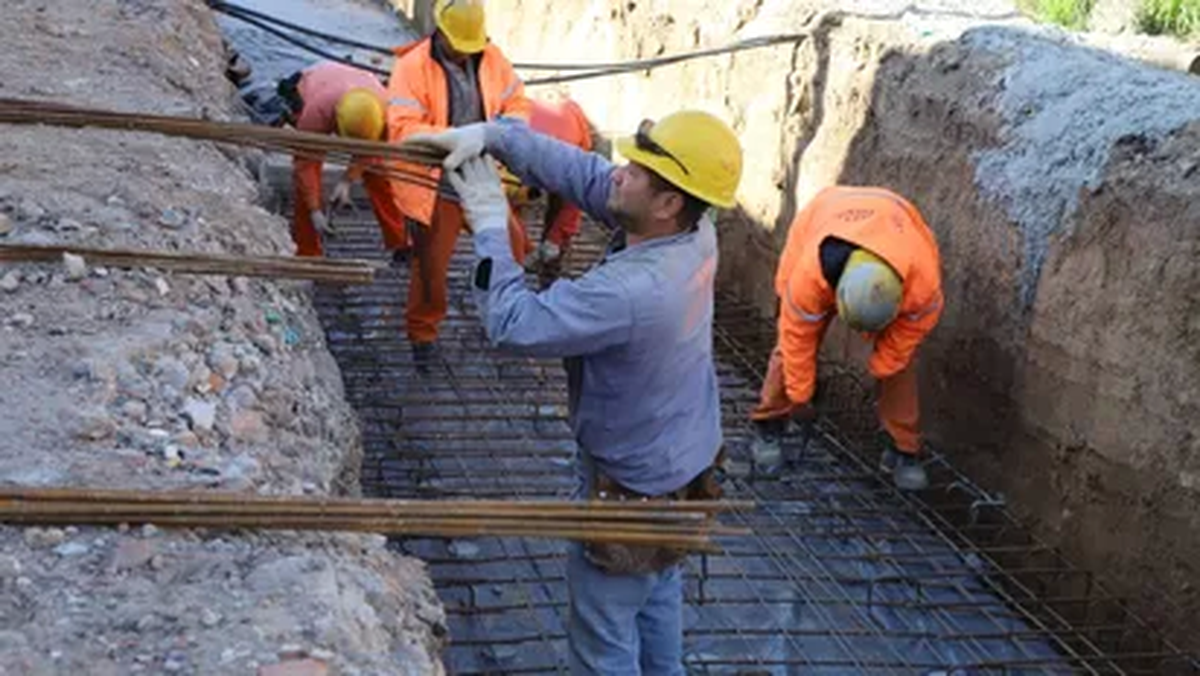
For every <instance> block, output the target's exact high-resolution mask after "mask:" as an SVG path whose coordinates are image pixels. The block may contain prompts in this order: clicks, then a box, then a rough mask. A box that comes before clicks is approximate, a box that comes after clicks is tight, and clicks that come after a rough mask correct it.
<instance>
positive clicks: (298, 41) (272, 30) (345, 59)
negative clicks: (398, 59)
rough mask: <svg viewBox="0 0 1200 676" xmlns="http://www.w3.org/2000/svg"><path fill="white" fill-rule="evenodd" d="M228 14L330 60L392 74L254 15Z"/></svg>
mask: <svg viewBox="0 0 1200 676" xmlns="http://www.w3.org/2000/svg"><path fill="white" fill-rule="evenodd" d="M226 15H227V16H230V17H233V18H235V19H237V20H239V21H244V22H246V23H248V24H250V25H251V26H254V27H256V28H259V29H260V30H263V31H266V32H267V33H270V34H271V35H274V36H276V37H278V38H280V39H281V40H285V41H287V42H290V43H291V44H293V45H295V46H297V47H299V48H301V49H304V50H307V51H310V52H312V53H313V54H316V55H317V56H320V57H323V58H326V59H329V60H330V61H337V62H338V63H344V64H346V65H347V66H354V67H355V68H360V69H362V70H365V71H368V72H371V73H375V74H376V75H382V76H384V77H387V76H388V75H391V73H390V72H389V71H386V70H383V69H382V68H376V67H374V66H369V65H366V64H362V63H358V62H357V61H355V60H354V59H351V58H349V57H345V56H338V55H337V54H334V53H332V52H327V51H325V50H323V49H321V48H320V47H315V46H313V45H311V44H309V43H307V42H305V41H303V40H301V39H300V38H297V37H294V36H292V35H289V34H287V33H285V32H284V31H281V30H279V29H278V28H274V27H272V26H269V25H267V24H265V23H263V22H261V21H259V20H257V19H254V18H252V17H249V16H242V15H240V14H238V13H236V12H232V13H231V12H226Z"/></svg>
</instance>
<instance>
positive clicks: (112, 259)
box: [0, 244, 380, 284]
mask: <svg viewBox="0 0 1200 676" xmlns="http://www.w3.org/2000/svg"><path fill="white" fill-rule="evenodd" d="M64 254H73V255H76V256H81V257H83V258H84V260H86V261H88V262H90V263H92V264H100V265H104V266H106V267H114V268H137V267H142V268H160V269H163V270H172V271H175V272H184V273H190V274H199V275H229V276H241V277H272V278H281V279H308V280H313V281H318V282H325V283H338V284H370V283H371V282H373V281H374V280H375V271H376V270H377V269H378V268H379V267H380V265H379V264H377V263H372V262H370V261H366V260H354V261H351V260H341V261H330V260H327V259H312V258H297V257H293V256H239V255H233V254H197V253H174V252H169V251H137V250H132V249H95V248H91V247H82V246H74V245H39V244H0V261H13V262H33V263H58V262H61V261H62V259H63V255H64Z"/></svg>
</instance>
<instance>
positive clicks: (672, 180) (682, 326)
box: [414, 111, 742, 675]
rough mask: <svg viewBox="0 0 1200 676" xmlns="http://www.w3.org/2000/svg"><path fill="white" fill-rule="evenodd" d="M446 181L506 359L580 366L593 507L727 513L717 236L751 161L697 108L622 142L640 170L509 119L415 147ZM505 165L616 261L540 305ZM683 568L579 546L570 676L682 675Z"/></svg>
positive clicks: (578, 398) (646, 555)
mask: <svg viewBox="0 0 1200 676" xmlns="http://www.w3.org/2000/svg"><path fill="white" fill-rule="evenodd" d="M414 141H420V142H424V143H429V144H433V145H437V146H439V147H442V148H444V149H446V150H449V151H450V154H449V155H448V156H447V158H446V161H445V163H444V166H446V167H447V168H448V169H451V170H452V171H448V172H447V175H448V176H449V179H450V181H451V183H452V184H453V185H454V188H455V190H456V191H457V192H458V194H459V196H460V198H461V200H462V205H463V209H464V211H465V212H466V217H467V221H468V222H469V223H470V226H471V228H472V230H473V231H474V246H475V252H476V256H477V257H478V259H479V260H478V263H477V266H476V268H475V272H474V279H473V282H474V287H475V293H476V302H477V304H478V307H479V311H480V314H481V315H482V319H483V323H484V327H485V329H486V331H487V335H488V338H489V339H490V341H491V342H492V344H494V345H496V346H498V347H500V348H503V349H506V350H510V351H513V352H517V353H520V354H525V355H533V356H539V357H563V358H565V359H566V367H567V374H568V389H569V408H570V420H571V425H572V428H573V430H574V434H575V439H576V441H577V443H578V446H579V449H580V456H579V466H580V470H581V476H582V478H583V491H584V492H585V493H584V494H585V495H587V496H588V497H590V498H592V499H597V500H642V499H648V500H660V499H668V500H687V499H716V498H718V497H719V496H720V490H719V488H718V487H717V485H716V478H715V475H714V472H713V467H714V465H715V464H716V463H717V462H718V460H717V458H718V455H719V450H720V448H721V446H722V436H721V406H720V400H719V392H718V384H717V377H716V368H715V365H714V362H713V339H712V319H713V300H714V299H713V289H714V287H713V284H714V276H715V273H716V268H717V237H716V229H715V226H714V223H713V220H712V218H711V217H710V215H709V211H710V207H713V206H716V207H732V206H733V205H734V203H735V192H736V189H737V185H738V182H739V181H740V179H741V173H742V150H741V145H740V144H739V142H738V139H737V136H736V135H734V133H733V130H732V129H730V128H729V126H728V125H726V124H725V123H724V122H722V121H720V120H719V119H717V118H715V117H713V116H712V115H709V114H707V113H703V112H699V111H682V112H678V113H675V114H673V115H669V116H667V117H665V118H663V119H662V120H659V121H658V122H652V121H649V120H646V121H644V122H643V123H642V124H641V125H640V126H639V128H638V130H637V134H636V135H635V136H633V137H631V138H623V139H619V140H618V141H617V142H616V148H617V149H618V151H619V152H620V153H621V154H622V155H624V156H625V157H626V158H628V159H629V160H630V163H629V164H626V165H624V166H621V167H614V166H613V165H612V164H610V163H609V162H608V161H607V160H605V159H604V158H602V157H600V156H598V155H595V154H591V153H586V152H584V151H582V150H580V149H579V148H576V147H574V146H571V145H568V144H565V143H562V142H560V141H557V140H555V139H553V138H550V137H547V136H545V135H541V134H537V133H536V132H533V131H532V130H531V129H530V128H529V127H528V126H526V125H523V124H516V123H511V122H499V123H491V124H483V125H471V126H469V127H464V128H461V129H458V130H454V131H450V132H447V133H444V134H439V135H433V136H422V137H414ZM485 151H486V152H487V153H490V154H491V155H494V156H495V157H496V158H497V159H499V160H500V161H501V162H503V164H504V165H505V166H506V167H508V169H509V170H510V171H511V172H512V173H513V174H515V175H516V176H517V177H518V178H519V179H520V180H521V181H522V182H523V183H525V184H526V185H530V186H537V187H539V188H541V189H545V190H547V191H549V192H552V193H555V194H558V195H561V196H562V197H563V198H564V199H567V200H569V201H571V202H573V203H574V204H577V205H579V207H580V208H582V209H583V210H584V211H585V212H586V213H588V214H589V215H591V216H592V217H594V218H595V219H597V220H598V221H600V222H602V223H604V224H607V225H609V226H612V227H614V228H615V229H616V235H615V237H614V240H613V243H612V245H611V246H610V248H609V250H608V252H607V254H606V256H605V258H604V260H603V261H602V262H600V263H599V264H598V265H597V266H595V267H594V268H592V269H591V270H590V271H588V272H587V273H586V274H584V275H582V276H581V277H579V278H578V279H574V280H559V281H557V282H555V283H554V284H553V285H552V286H550V287H549V288H548V289H546V290H544V291H542V292H540V293H538V292H535V291H533V290H532V289H529V288H527V287H526V285H525V281H524V271H523V270H522V268H521V265H520V264H519V263H518V262H517V261H516V260H514V259H513V257H512V254H511V252H510V250H509V247H508V246H507V242H506V235H505V223H506V220H507V218H508V204H507V201H506V200H505V196H504V190H503V188H502V187H501V183H500V180H499V178H498V173H497V170H496V168H495V165H494V164H493V161H492V159H491V158H490V157H488V156H486V155H485V156H482V157H481V153H484V152H485ZM682 559H683V553H682V552H680V551H678V550H673V549H669V548H663V547H652V546H617V545H607V544H600V543H588V544H587V545H579V544H578V543H575V544H573V546H572V548H571V550H570V555H569V559H568V564H567V566H568V567H567V578H568V588H569V593H570V599H571V615H570V622H569V625H570V636H569V644H570V662H571V673H573V674H639V673H641V674H671V675H674V674H682V673H683V664H682V658H683V656H682V652H683V635H682V607H683V582H682V573H681V567H680V562H681V561H682Z"/></svg>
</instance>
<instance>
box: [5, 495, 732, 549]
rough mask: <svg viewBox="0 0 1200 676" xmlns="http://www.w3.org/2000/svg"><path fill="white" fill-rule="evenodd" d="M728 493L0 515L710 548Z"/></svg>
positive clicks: (150, 498) (48, 509)
mask: <svg viewBox="0 0 1200 676" xmlns="http://www.w3.org/2000/svg"><path fill="white" fill-rule="evenodd" d="M752 506H753V505H752V504H751V503H746V502H733V501H687V502H662V501H636V502H634V501H630V502H612V501H587V502H568V501H507V500H506V501H494V500H457V501H448V500H378V499H349V498H307V497H283V496H257V495H254V496H251V495H244V494H237V493H220V492H213V491H203V492H199V491H197V492H188V491H166V492H155V491H133V490H90V489H72V488H23V487H15V488H14V487H0V522H3V523H9V524H20V525H64V524H72V525H107V526H114V525H119V524H129V525H137V524H146V523H151V524H154V525H155V526H158V527H167V528H170V527H175V528H210V529H221V530H236V529H268V530H296V531H300V530H318V531H362V532H373V533H381V534H384V535H403V536H418V537H445V538H458V537H479V536H520V537H542V538H555V539H568V540H585V541H593V542H620V543H625V544H642V545H655V546H664V547H677V548H679V549H685V550H691V551H715V550H717V549H718V548H717V546H716V543H715V542H714V541H713V539H712V538H713V536H715V535H736V534H744V532H745V531H744V530H740V529H734V528H730V527H726V526H723V525H721V524H719V523H717V522H716V519H715V516H716V514H717V513H719V512H724V511H730V510H737V509H749V508H751V507H752Z"/></svg>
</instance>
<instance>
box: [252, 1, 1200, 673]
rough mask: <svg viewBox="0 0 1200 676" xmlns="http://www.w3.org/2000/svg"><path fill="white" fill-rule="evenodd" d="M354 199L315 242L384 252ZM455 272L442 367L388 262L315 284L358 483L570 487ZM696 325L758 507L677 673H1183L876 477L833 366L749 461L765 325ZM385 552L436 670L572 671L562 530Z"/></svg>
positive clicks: (689, 637)
mask: <svg viewBox="0 0 1200 676" xmlns="http://www.w3.org/2000/svg"><path fill="white" fill-rule="evenodd" d="M265 4H267V5H271V7H273V6H274V5H273V3H269V2H268V3H265ZM271 7H261V8H260V9H264V10H270V9H271ZM293 9H297V8H293ZM298 11H303V9H302V8H300V9H298ZM234 37H235V38H236V36H234ZM244 40H245V38H243V39H242V40H240V41H239V40H235V43H237V42H244ZM260 47H261V48H262V49H265V50H266V51H264V52H263V54H265V55H267V56H269V57H270V58H272V59H275V60H278V59H284V60H287V61H290V62H292V63H293V64H294V63H296V61H297V56H298V54H297V52H296V51H295V50H290V49H287V48H286V47H283V46H281V45H279V46H278V49H275V51H274V52H272V49H274V48H272V47H271V46H270V44H269V42H268V44H267V45H266V46H260ZM260 58H263V57H260ZM256 67H257V64H256ZM288 173H289V172H288V171H287V169H286V167H284V166H276V167H272V168H270V171H269V175H268V179H269V181H268V183H269V185H271V186H272V187H273V188H274V190H275V193H276V197H277V200H276V202H277V205H278V206H279V207H280V209H281V211H282V212H283V213H290V210H291V205H290V203H289V200H290V197H291V190H290V184H289V178H290V177H289V175H288ZM358 197H359V203H358V206H357V211H356V212H355V214H354V215H353V216H349V217H343V218H342V219H340V220H339V221H338V225H339V227H340V228H341V230H342V233H341V235H340V236H339V237H338V238H337V239H335V240H332V241H331V242H329V243H328V250H329V255H330V256H332V257H336V258H365V259H377V260H383V259H384V255H383V253H382V251H381V246H380V241H379V237H378V233H377V228H376V226H375V223H374V220H373V218H372V217H371V212H370V208H369V206H368V205H367V203H366V202H365V201H364V200H362V197H363V196H362V195H361V194H359V195H358ZM534 221H536V219H534V220H531V222H530V227H531V231H532V234H533V235H534V236H536V235H537V226H536V225H535V222H534ZM604 246H605V241H604V236H603V234H602V232H601V231H600V230H599V229H598V228H588V227H585V230H584V233H583V234H582V235H581V237H580V242H579V245H578V246H577V247H576V249H575V250H574V251H573V253H572V258H571V260H570V264H569V265H568V266H567V268H568V272H567V274H568V275H571V276H573V275H578V274H580V273H581V272H582V271H584V270H586V269H587V267H588V266H589V265H591V264H592V263H594V262H595V261H596V260H598V259H599V258H600V257H601V256H602V254H603V250H604ZM470 264H471V254H470V251H469V237H468V236H466V235H464V236H463V238H462V239H461V240H460V242H459V247H458V250H457V251H456V254H455V257H454V259H453V262H452V268H451V272H450V280H451V281H450V289H451V307H450V313H449V316H448V317H447V318H446V320H445V322H444V323H443V324H442V333H441V338H440V340H439V347H440V354H439V361H438V363H437V364H436V365H435V367H434V368H433V369H432V371H431V372H430V373H428V374H422V373H419V372H418V371H417V369H416V368H415V366H414V364H413V362H412V359H411V354H410V346H409V344H408V343H407V341H406V339H405V337H404V319H403V314H404V299H405V297H406V295H407V285H408V269H407V268H406V267H403V266H400V267H388V268H386V269H385V270H383V271H382V273H381V274H380V275H379V276H378V279H377V281H376V282H375V283H374V284H373V285H371V286H367V287H316V288H315V289H314V300H315V303H316V306H317V308H318V311H319V314H320V317H321V320H322V322H323V324H324V327H325V331H326V336H327V340H328V345H329V348H330V350H331V352H332V353H333V355H334V356H335V358H336V360H337V362H338V364H339V365H340V367H341V370H342V376H343V381H344V384H345V388H346V394H347V397H348V399H349V400H350V402H351V403H352V405H353V406H354V407H355V409H356V410H357V412H358V415H359V418H360V423H361V426H362V431H363V441H364V447H365V462H364V467H363V471H362V484H363V488H364V491H365V492H367V493H368V494H371V495H376V496H380V497H397V498H424V499H450V498H453V499H464V498H465V499H469V498H472V497H479V498H507V497H511V498H522V499H539V498H543V499H550V498H554V499H561V498H567V497H570V496H571V494H572V492H573V490H574V486H575V482H574V478H573V477H574V475H573V470H572V461H573V457H574V454H575V453H576V450H577V449H576V447H575V445H574V442H573V439H572V437H571V433H570V429H569V427H568V424H567V420H566V415H567V414H566V378H565V373H564V372H563V369H562V367H561V365H560V364H559V363H558V362H556V361H551V360H535V359H526V358H519V357H514V356H512V355H505V354H502V353H499V352H497V351H495V350H493V349H491V348H490V347H488V345H487V343H486V339H485V336H484V334H483V330H482V328H481V326H480V325H479V323H478V321H477V320H476V317H475V312H474V307H473V303H472V299H471V295H470V293H469V288H468V283H467V280H468V275H469V270H470ZM732 264H733V265H739V264H741V265H744V264H745V262H744V261H734V262H733V263H732ZM728 276H729V275H726V277H728ZM733 276H734V277H736V275H733ZM530 282H531V283H533V279H532V277H531V279H530ZM714 334H715V340H716V341H717V345H716V347H717V356H718V364H717V368H718V374H719V377H720V381H721V387H722V401H723V413H724V426H725V437H726V443H727V448H726V450H727V453H728V455H729V456H730V458H731V461H732V464H731V467H730V473H729V475H728V476H727V477H726V483H725V486H726V490H727V493H728V494H729V495H730V496H731V497H733V498H744V499H751V500H754V501H755V502H756V503H757V505H758V507H757V509H755V510H753V511H750V512H746V513H737V514H734V515H731V516H729V517H727V518H726V521H727V522H728V523H730V524H731V525H740V526H746V527H748V528H750V530H751V533H752V534H751V535H750V536H746V537H737V538H727V539H725V540H724V541H723V542H722V545H723V546H724V548H725V551H724V552H723V553H722V554H721V555H704V556H696V557H693V558H691V559H690V560H689V561H688V563H687V578H686V579H687V583H686V585H687V586H686V594H687V606H686V611H685V630H686V642H687V643H686V662H687V666H688V669H689V671H690V672H691V673H701V674H703V673H738V674H763V673H770V674H785V673H804V674H812V673H818V674H820V673H826V674H844V673H927V674H968V673H970V674H975V673H1022V674H1024V673H1053V674H1063V673H1085V674H1162V673H1169V674H1173V673H1200V662H1197V661H1196V659H1195V658H1194V657H1190V656H1188V655H1185V654H1183V653H1181V652H1180V651H1179V650H1178V649H1176V648H1175V647H1174V646H1172V645H1170V644H1168V643H1166V642H1165V641H1164V640H1162V639H1161V638H1160V637H1158V636H1157V635H1156V634H1155V633H1154V632H1153V631H1151V630H1150V629H1149V628H1148V627H1147V625H1146V624H1144V623H1143V622H1142V621H1141V620H1139V619H1138V618H1137V617H1135V616H1134V615H1132V614H1131V613H1130V612H1129V611H1128V610H1127V609H1126V606H1125V604H1124V600H1123V599H1121V598H1117V597H1115V596H1113V595H1112V594H1110V593H1109V591H1108V590H1106V589H1105V588H1104V587H1103V586H1102V585H1101V584H1099V583H1098V582H1097V581H1096V580H1095V579H1094V578H1093V576H1092V574H1091V573H1090V572H1089V571H1086V570H1081V569H1078V568H1076V567H1074V566H1073V565H1071V564H1070V563H1069V562H1067V561H1066V560H1064V559H1063V558H1062V556H1061V555H1060V554H1059V553H1058V552H1057V550H1056V549H1054V548H1053V547H1051V546H1049V545H1047V544H1045V543H1043V542H1041V541H1039V540H1037V539H1035V538H1034V537H1032V536H1031V535H1030V534H1029V533H1028V532H1027V531H1026V530H1025V529H1023V528H1022V526H1021V525H1020V524H1019V523H1018V520H1017V518H1016V517H1015V516H1014V515H1013V514H1012V513H1011V512H1010V511H1009V510H1008V509H1007V508H1006V505H1005V503H1004V501H1003V500H1002V499H999V498H997V497H995V496H992V495H989V494H988V493H986V492H985V491H983V490H981V489H980V488H978V487H977V486H976V484H975V483H973V482H972V481H971V480H970V479H968V478H967V477H966V476H964V475H963V474H962V473H960V472H959V471H957V470H956V469H955V468H954V467H952V466H951V465H950V463H949V462H948V460H947V459H946V457H944V456H942V455H940V454H937V453H934V454H933V456H932V458H931V460H930V461H929V470H930V474H931V479H932V485H931V487H930V489H929V490H927V491H925V492H923V493H921V494H920V495H918V496H912V495H904V494H900V493H898V492H896V491H895V490H894V489H893V488H892V487H891V484H890V482H889V481H886V480H884V477H882V476H881V475H879V474H878V473H877V472H876V470H875V469H874V462H873V460H874V457H875V453H876V450H877V449H876V446H875V443H876V422H875V416H874V414H873V411H872V406H871V393H870V392H867V391H865V390H864V389H863V386H862V385H861V382H860V380H859V379H858V378H857V377H856V375H855V374H853V373H850V372H847V371H843V370H842V368H841V367H839V366H837V365H834V364H822V371H823V373H822V375H821V380H822V384H823V393H822V397H823V401H822V402H821V406H820V408H821V413H822V420H821V424H820V429H821V434H820V435H819V436H818V437H817V438H815V439H811V440H809V441H807V442H803V441H802V440H800V439H798V438H790V439H789V440H788V445H787V447H786V448H785V452H786V454H787V458H788V466H787V468H786V470H785V471H784V472H782V473H781V474H780V475H779V476H777V477H763V476H756V475H754V474H753V473H751V472H750V471H749V469H748V468H749V463H748V462H747V450H748V443H749V434H750V432H749V430H748V429H747V426H746V413H747V411H748V410H749V408H750V407H751V406H752V405H753V402H754V401H755V398H756V394H757V387H758V384H759V381H760V378H761V375H762V373H763V372H764V371H765V366H766V364H765V362H766V357H767V355H768V353H769V350H770V347H771V345H772V343H773V341H774V327H773V325H772V323H771V322H770V321H767V320H764V319H763V318H762V317H761V313H760V312H759V310H758V308H757V306H755V305H754V304H752V303H751V302H745V301H742V300H740V299H739V298H737V297H735V296H733V295H731V294H729V293H722V294H721V295H720V296H719V297H718V302H717V317H716V325H715V327H714ZM393 546H395V547H396V548H397V549H399V550H400V551H402V552H404V553H406V554H410V555H413V556H417V557H420V558H422V559H423V560H425V561H427V562H428V563H429V569H430V573H431V576H432V578H433V580H434V582H435V585H436V587H437V589H438V592H439V594H440V596H441V599H442V601H443V603H444V604H445V607H446V614H447V618H448V627H447V630H448V637H449V644H448V648H447V650H446V653H445V662H446V666H447V667H448V669H449V671H450V672H451V673H455V674H471V673H506V674H507V673H540V672H565V671H566V638H565V637H566V635H565V627H566V614H567V596H566V588H565V581H564V578H563V575H564V560H565V559H564V557H565V548H566V544H565V543H561V542H547V541H541V540H530V539H521V538H481V539H473V540H453V541H446V540H435V539H405V540H397V541H395V542H393Z"/></svg>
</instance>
